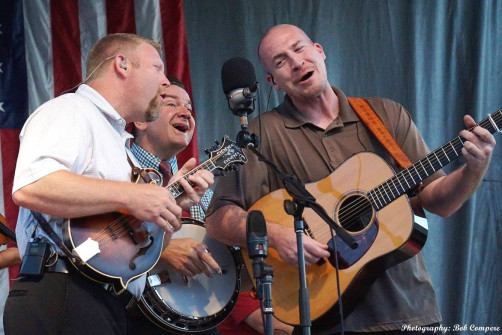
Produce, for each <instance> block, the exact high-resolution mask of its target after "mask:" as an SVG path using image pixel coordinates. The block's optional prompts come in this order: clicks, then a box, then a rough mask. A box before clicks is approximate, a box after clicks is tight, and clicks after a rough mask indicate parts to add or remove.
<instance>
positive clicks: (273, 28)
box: [256, 24, 314, 71]
mask: <svg viewBox="0 0 502 335" xmlns="http://www.w3.org/2000/svg"><path fill="white" fill-rule="evenodd" d="M283 27H294V28H296V29H298V30H299V31H300V32H301V33H302V34H303V35H304V36H305V37H306V38H307V40H308V41H310V43H314V42H312V39H311V38H310V37H309V36H308V35H307V33H305V31H304V30H303V29H302V28H300V27H298V26H295V25H293V24H278V25H275V26H273V27H271V28H270V29H268V30H267V31H266V32H265V34H263V37H262V38H261V40H260V43H258V49H257V50H256V53H257V54H258V60H259V61H260V63H261V65H263V67H265V70H267V71H268V69H267V68H266V66H265V63H264V61H263V59H262V55H261V52H260V50H261V45H262V43H263V41H264V40H265V38H267V37H268V36H269V35H271V34H272V32H274V31H275V30H276V29H277V28H283Z"/></svg>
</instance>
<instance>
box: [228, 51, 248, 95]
mask: <svg viewBox="0 0 502 335" xmlns="http://www.w3.org/2000/svg"><path fill="white" fill-rule="evenodd" d="M221 83H222V84H223V92H225V94H228V93H229V92H230V91H233V90H235V89H238V88H246V87H253V86H254V85H255V83H256V74H255V71H254V67H253V64H251V62H250V61H248V60H247V59H245V58H241V57H235V58H231V59H229V60H227V61H226V62H225V63H224V64H223V66H222V68H221Z"/></svg>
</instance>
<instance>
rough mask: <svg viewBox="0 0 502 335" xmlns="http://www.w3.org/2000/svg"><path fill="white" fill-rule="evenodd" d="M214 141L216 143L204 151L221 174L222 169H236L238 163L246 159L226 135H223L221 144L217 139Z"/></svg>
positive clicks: (240, 163) (244, 161)
mask: <svg viewBox="0 0 502 335" xmlns="http://www.w3.org/2000/svg"><path fill="white" fill-rule="evenodd" d="M215 142H216V145H214V146H212V147H211V149H206V150H205V152H206V154H208V155H209V161H211V163H213V165H214V168H215V169H218V170H220V171H221V174H223V171H231V170H237V168H238V166H239V165H242V164H244V163H246V162H247V161H248V159H247V157H246V155H244V153H243V152H242V149H241V148H239V146H238V145H237V144H236V143H235V142H233V141H231V140H230V139H229V138H228V136H226V135H225V137H223V139H222V142H221V144H220V143H219V142H218V141H215ZM215 175H216V174H215Z"/></svg>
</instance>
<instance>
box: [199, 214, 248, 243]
mask: <svg viewBox="0 0 502 335" xmlns="http://www.w3.org/2000/svg"><path fill="white" fill-rule="evenodd" d="M246 218H247V212H246V211H245V210H244V209H242V208H241V207H239V206H237V205H227V206H223V207H220V208H218V209H217V210H216V211H215V212H214V213H212V214H211V215H210V216H207V217H206V229H207V234H208V236H209V237H211V238H214V239H217V240H219V241H220V242H222V243H225V244H227V245H235V246H240V247H244V246H246Z"/></svg>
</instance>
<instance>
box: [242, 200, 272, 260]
mask: <svg viewBox="0 0 502 335" xmlns="http://www.w3.org/2000/svg"><path fill="white" fill-rule="evenodd" d="M246 242H247V248H248V253H249V258H251V259H252V260H253V261H254V260H261V261H263V258H265V257H267V256H268V238H267V224H266V221H265V217H264V216H263V213H262V212H261V211H256V210H253V211H251V212H249V214H248V217H247V220H246Z"/></svg>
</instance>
